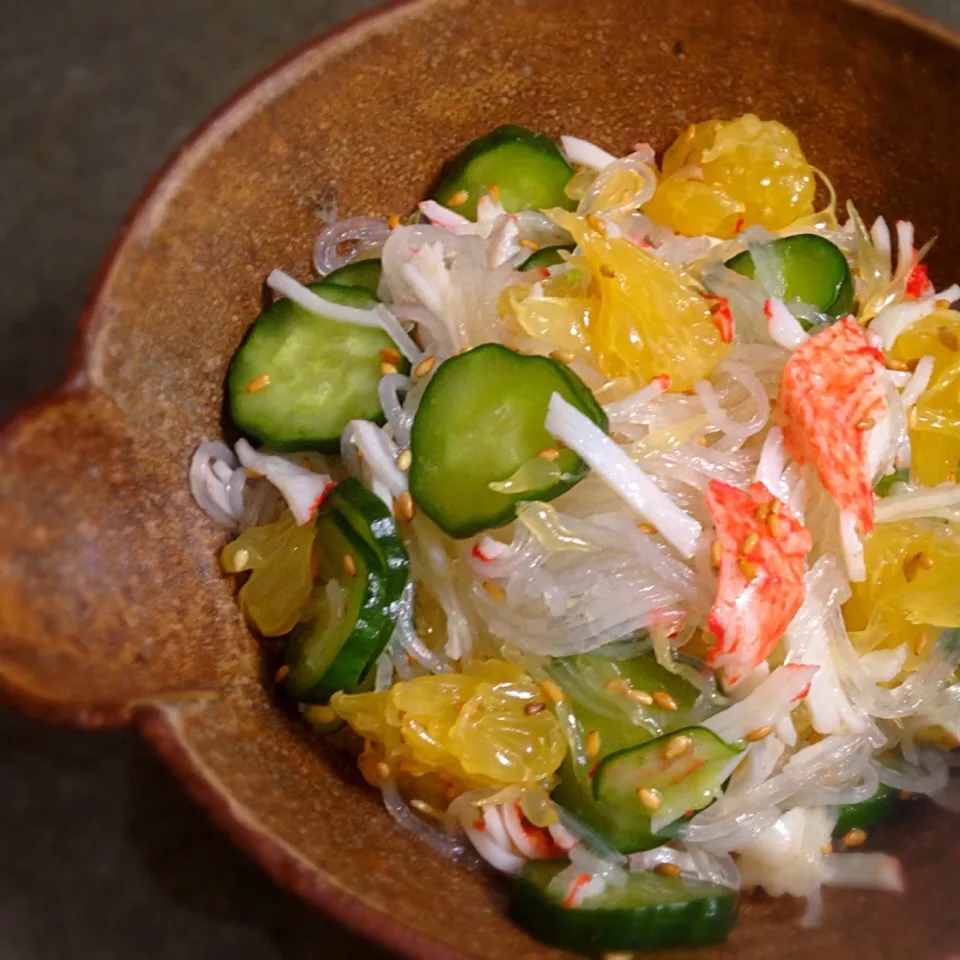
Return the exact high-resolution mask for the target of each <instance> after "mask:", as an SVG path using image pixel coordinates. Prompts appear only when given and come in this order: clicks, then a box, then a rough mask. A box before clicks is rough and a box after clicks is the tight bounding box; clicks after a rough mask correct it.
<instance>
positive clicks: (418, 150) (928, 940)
mask: <svg viewBox="0 0 960 960" xmlns="http://www.w3.org/2000/svg"><path fill="white" fill-rule="evenodd" d="M957 46H958V41H957V38H956V37H955V36H953V35H951V34H949V33H948V32H946V31H944V30H941V29H938V28H936V27H934V26H932V25H930V24H926V23H923V22H921V21H919V20H916V19H915V18H913V17H910V16H907V15H905V14H902V13H898V12H895V11H894V10H893V9H892V8H888V7H885V6H880V5H879V4H878V3H861V4H854V3H848V2H841V0H804V2H799V0H796V2H788V0H738V2H731V0H697V2H693V0H672V2H664V0H483V2H473V3H471V2H469V0H417V2H412V3H408V4H405V5H400V6H393V7H388V8H384V9H382V10H380V11H378V12H375V13H374V14H372V15H370V16H367V17H366V18H364V19H362V20H359V21H357V22H354V23H352V24H350V25H349V26H347V27H345V28H343V29H341V30H340V31H338V32H336V33H334V34H332V35H329V36H327V37H324V38H322V39H320V40H315V41H311V42H309V43H308V44H307V45H306V46H304V47H303V48H302V49H300V50H299V51H298V52H296V53H295V54H294V55H292V56H291V57H289V58H288V59H287V60H285V61H284V62H283V63H281V64H279V65H277V66H276V67H274V68H273V69H272V70H270V71H269V72H268V73H267V74H266V75H264V76H263V77H261V78H259V79H258V80H256V81H255V82H254V83H252V84H251V85H250V86H248V87H247V88H246V89H245V90H244V91H242V92H241V93H240V94H238V95H237V96H236V97H235V98H234V99H233V100H232V101H231V102H230V103H229V104H228V105H226V106H225V107H224V108H223V109H222V110H221V111H220V112H219V113H217V114H216V115H215V116H214V117H213V118H212V119H211V120H210V121H208V122H207V123H206V125H205V126H204V127H203V128H202V129H201V130H200V131H198V132H197V133H196V134H195V135H194V136H193V137H192V138H191V139H190V140H189V142H188V143H187V144H186V145H185V146H184V147H183V148H182V149H181V150H180V151H179V153H178V154H177V155H176V156H175V157H174V158H173V159H172V160H171V161H170V162H169V163H168V165H167V166H166V167H165V168H164V169H163V170H162V171H161V172H160V173H159V174H158V175H157V177H156V178H155V179H154V181H153V182H152V184H151V185H150V186H149V188H148V189H147V191H146V193H145V194H144V196H143V198H142V200H141V201H140V203H139V204H138V206H137V207H136V209H135V210H134V211H133V213H132V214H131V216H130V218H129V220H128V221H127V223H126V226H125V228H124V231H123V233H122V235H121V236H120V238H119V240H118V241H117V244H116V246H115V248H114V250H113V252H112V253H111V255H110V257H109V259H108V261H107V263H106V264H105V266H104V267H103V270H102V273H101V275H100V278H99V281H98V285H97V289H96V293H95V294H94V296H93V298H92V300H91V302H90V305H89V307H88V308H87V310H86V313H85V314H84V317H83V319H82V322H81V327H80V334H79V339H78V341H77V347H76V353H75V361H74V364H73V367H72V371H71V373H70V376H69V378H68V380H67V382H66V383H64V385H63V387H62V388H61V389H60V390H59V391H58V392H57V393H56V394H55V395H54V396H52V397H50V398H49V399H47V400H45V401H44V402H42V403H39V404H36V405H34V406H32V407H29V408H28V409H26V410H24V411H23V412H22V413H21V414H20V415H19V416H17V417H16V418H15V419H14V420H13V421H12V422H11V423H10V424H9V425H8V426H7V427H6V429H5V431H4V432H3V433H2V436H0V456H2V463H3V468H2V470H0V686H2V689H3V691H4V693H5V695H6V696H7V697H8V698H9V699H10V700H12V701H13V702H14V703H15V704H17V705H18V706H20V707H21V708H22V709H24V710H26V711H28V712H30V713H32V714H35V715H37V716H41V717H45V718H49V719H53V720H57V721H63V722H67V723H71V724H76V725H81V726H87V727H102V726H110V725H119V724H133V725H135V726H136V727H137V728H138V729H139V730H141V731H142V733H143V734H144V736H145V737H147V738H148V740H149V741H150V742H151V743H152V744H153V745H154V746H155V748H156V749H157V751H158V752H159V753H160V754H161V755H162V756H163V757H164V758H165V760H166V761H167V762H168V763H169V764H170V765H171V767H172V768H173V769H174V770H175V771H176V773H177V774H178V776H179V777H180V778H181V779H182V780H183V782H184V783H185V784H186V786H187V787H188V788H189V790H190V791H191V792H192V793H193V794H194V795H195V796H196V798H197V799H198V800H199V802H200V803H201V804H203V805H204V806H205V807H206V808H208V810H209V811H210V813H211V814H212V816H213V817H214V818H215V819H216V820H217V822H218V823H219V824H220V825H221V826H222V827H223V828H224V829H225V830H226V831H227V832H228V833H229V834H230V835H231V836H232V837H233V838H234V839H235V840H236V842H237V843H238V844H240V845H241V846H242V847H243V848H244V849H245V850H247V851H248V853H249V854H250V855H251V856H252V857H254V858H255V859H256V860H258V861H259V862H260V863H261V864H262V865H263V867H264V869H266V870H267V871H269V872H270V873H271V874H272V875H273V876H275V877H276V878H277V879H278V880H280V881H281V882H282V883H284V884H286V885H287V886H288V887H289V888H290V889H292V890H294V891H295V892H297V893H298V894H300V895H301V896H303V897H305V898H307V899H308V900H311V901H313V902H314V903H315V904H316V905H317V906H318V907H320V908H321V909H323V910H326V911H328V912H329V913H331V914H333V915H334V916H336V917H338V918H339V919H340V920H342V921H343V922H344V923H346V924H348V925H349V926H351V927H353V928H354V929H355V930H358V931H361V932H363V933H365V934H368V935H370V936H372V937H374V938H376V939H377V940H379V941H381V942H383V943H385V944H388V945H389V946H391V947H393V948H394V949H396V950H397V951H398V952H399V953H400V954H402V955H405V956H409V957H418V958H431V960H440V958H443V960H466V958H476V960H546V958H560V957H562V956H565V954H563V953H561V952H559V951H555V950H550V949H547V948H545V947H542V946H540V945H538V944H536V943H534V942H533V941H532V940H530V939H529V938H528V937H526V936H525V935H524V934H523V932H522V931H520V930H519V929H518V928H516V927H514V926H513V925H512V924H511V923H510V922H509V920H508V919H507V917H506V913H505V909H504V905H505V893H506V890H505V886H504V885H503V884H502V883H501V882H499V881H498V880H496V879H495V878H491V877H488V876H485V875H483V874H481V873H475V872H470V871H468V870H465V869H461V868H458V867H456V866H453V865H451V864H450V863H448V862H445V861H444V860H442V859H441V858H440V857H438V856H436V855H434V854H433V853H432V852H431V851H430V850H429V849H428V848H427V847H425V846H424V845H422V844H421V843H420V842H418V841H417V840H416V839H415V838H413V837H412V836H410V835H408V834H407V833H405V832H404V831H403V830H402V829H401V828H400V827H398V826H397V825H396V824H395V823H394V822H393V821H392V820H391V819H390V818H389V817H388V816H387V814H386V813H385V812H384V810H383V808H382V806H381V804H380V802H379V797H378V796H377V795H376V793H375V792H374V791H372V790H370V789H368V788H367V787H366V786H365V785H364V784H363V783H362V781H361V780H360V778H359V777H358V776H357V774H356V773H355V771H354V770H353V769H352V765H351V764H349V763H346V762H344V761H342V760H339V759H338V758H336V757H333V756H330V755H328V754H327V753H325V751H324V748H323V745H322V744H321V743H320V742H318V741H317V740H316V739H314V738H313V737H312V736H311V734H310V733H309V732H308V731H307V730H306V729H305V728H304V726H303V725H302V724H301V723H300V722H298V720H297V717H296V715H295V714H292V713H291V712H290V711H289V710H288V709H287V708H286V707H285V706H284V704H283V703H282V701H281V699H280V698H279V697H277V695H276V693H275V691H274V689H273V685H272V681H271V679H270V678H271V675H272V668H273V661H272V659H271V656H270V652H269V651H265V650H264V649H263V648H262V647H261V645H260V644H259V643H258V642H257V640H256V639H255V638H254V637H253V636H252V635H251V634H250V632H249V631H248V630H247V628H246V627H245V625H244V623H243V621H242V619H241V617H240V616H239V615H238V612H237V609H236V606H235V603H234V584H233V582H232V581H231V580H229V579H226V578H224V577H223V576H221V574H220V572H219V569H218V564H217V553H218V549H219V547H220V546H221V545H222V543H223V535H222V534H221V532H220V531H219V530H217V529H216V528H215V527H214V526H213V524H212V523H210V522H208V520H207V519H206V518H205V517H204V516H203V515H202V514H201V513H200V512H199V510H198V509H197V508H196V507H195V506H194V504H193V502H192V501H191V499H190V495H189V492H188V489H187V483H186V475H187V464H188V460H189V457H190V453H191V451H192V450H193V448H194V447H195V446H196V445H197V444H198V443H200V442H201V441H202V440H205V439H208V438H212V437H217V436H218V435H220V433H221V430H222V425H221V398H222V385H223V378H224V373H225V370H226V365H227V362H228V360H229V358H230V355H231V353H232V352H233V350H234V348H235V347H236V346H237V344H238V342H239V340H240V338H241V336H242V334H243V332H244V330H245V328H246V327H247V325H248V324H249V323H250V321H251V320H252V318H253V317H254V316H255V315H256V313H257V311H258V305H259V302H260V295H261V283H262V280H263V278H264V276H265V275H266V274H267V272H268V271H269V270H270V269H271V268H273V267H281V268H283V269H285V270H287V271H289V272H291V273H293V274H294V275H296V276H299V277H307V276H308V275H309V272H310V251H311V246H312V240H313V238H314V236H315V234H316V232H317V230H318V226H319V220H318V207H319V206H321V205H322V201H323V199H324V197H325V195H326V194H327V192H328V189H329V185H330V184H332V183H335V184H337V185H338V187H339V194H340V202H341V212H342V214H344V215H354V214H380V215H384V214H391V213H402V212H405V211H407V210H409V209H410V208H411V207H412V205H413V204H414V203H415V201H416V200H417V199H418V198H420V196H421V195H422V193H423V190H424V188H425V187H426V185H427V184H428V183H429V182H430V181H431V179H432V178H433V177H434V176H435V175H436V173H437V170H438V168H439V166H440V164H441V162H442V161H443V160H444V158H446V157H449V156H450V155H451V154H452V153H453V152H455V151H456V150H457V149H458V148H459V147H460V146H461V145H463V144H464V143H465V142H466V141H468V140H470V139H472V138H473V137H475V136H477V135H478V134H480V133H482V132H484V131H486V130H488V129H490V128H491V127H493V126H496V125H497V124H500V123H504V122H513V123H521V124H526V125H528V126H531V127H534V128H537V129H540V130H543V131H544V132H545V133H548V134H551V135H558V134H560V133H564V132H567V133H572V134H577V135H580V136H584V137H587V138H589V139H591V140H594V141H596V142H598V143H600V144H601V145H603V146H604V147H606V148H608V149H610V150H612V151H615V152H620V153H622V152H625V151H626V150H627V149H628V148H629V146H630V145H631V144H633V143H634V142H635V141H637V140H639V139H643V140H648V141H650V142H652V143H654V144H655V145H658V146H660V147H662V146H664V145H666V144H667V143H668V142H669V141H670V140H671V139H672V138H673V137H674V136H675V135H676V134H677V133H678V132H679V131H681V130H682V129H683V128H684V127H685V126H686V125H687V124H688V123H689V122H691V121H694V120H700V119H705V118H708V117H713V116H721V117H730V116H733V115H737V114H741V113H744V112H747V111H753V112H756V113H758V114H760V115H762V116H763V117H766V118H777V119H779V120H781V121H783V122H784V123H786V124H788V125H789V126H790V127H792V128H793V129H794V130H795V131H796V132H797V133H798V135H799V137H800V140H801V142H802V143H803V145H804V147H805V149H806V151H807V154H808V156H809V157H810V159H811V161H812V162H813V163H815V164H816V165H817V166H819V167H820V168H822V169H824V170H826V171H828V172H829V174H830V176H831V178H832V179H833V182H834V184H835V185H836V187H837V189H838V191H839V193H840V195H841V198H846V197H855V198H856V200H857V203H858V205H859V207H860V208H861V210H862V211H863V212H864V213H865V214H868V215H874V214H876V213H878V212H880V211H883V212H884V213H886V214H887V215H888V216H891V217H894V218H896V217H902V218H905V219H910V220H913V221H914V222H915V223H916V225H917V228H918V232H919V234H920V236H923V237H928V236H931V235H933V234H935V233H939V235H940V239H939V241H938V243H937V246H936V248H935V251H934V253H933V255H932V257H931V262H932V271H933V276H934V277H935V278H937V279H939V280H942V281H944V282H948V281H949V280H952V279H956V274H955V273H954V274H953V275H951V274H950V272H949V270H948V268H949V267H954V266H955V265H956V263H957V262H958V261H960V230H958V229H957V226H956V214H957V213H958V212H960V177H958V176H957V173H956V157H957V156H958V154H960V122H958V121H960V111H958V107H957V102H958V101H957V92H958V90H960V52H958V49H957ZM878 845H883V846H885V847H887V848H888V849H891V850H892V851H893V852H895V853H898V854H900V855H902V856H903V859H904V863H905V867H906V877H907V884H908V892H907V893H906V894H905V895H904V896H902V897H896V896H892V895H890V894H879V893H865V892H852V891H830V892H828V894H827V896H826V905H825V913H824V922H823V925H822V926H821V927H819V928H818V929H814V930H801V928H800V927H799V924H798V921H799V916H800V913H801V910H800V907H799V906H798V905H797V903H796V902H795V901H791V900H790V899H788V898H786V899H782V900H777V901H774V900H770V899H762V900H761V899H757V898H752V899H750V900H748V902H746V903H745V904H744V908H743V911H742V916H741V920H740V923H739V925H738V926H737V928H736V930H735V932H734V934H733V936H732V937H731V939H730V940H729V942H728V943H727V944H725V945H723V946H719V947H715V948H712V949H709V950H704V951H702V952H700V953H697V954H696V956H698V957H704V958H707V957H711V958H720V957H736V958H739V960H757V958H761V957H774V956H776V957H780V958H798V957H812V956H817V957H820V958H822V960H828V958H830V960H850V958H871V957H877V958H879V957H886V958H891V957H895V958H903V957H908V956H915V957H924V958H941V957H943V958H945V957H946V956H947V955H948V953H949V952H950V951H949V949H948V947H949V946H952V945H955V946H957V947H960V942H958V941H960V937H958V936H957V927H958V924H957V912H956V908H955V902H956V901H955V897H956V893H955V891H956V890H957V889H960V855H958V854H960V823H957V822H955V821H952V820H950V819H949V817H948V816H946V815H942V814H938V813H937V812H936V811H934V810H931V809H928V808H926V807H921V806H920V805H917V809H915V810H911V811H910V812H909V813H907V814H906V815H905V818H904V819H903V820H902V821H901V825H900V827H899V828H898V829H897V830H890V831H887V832H886V833H885V834H884V835H883V836H881V837H879V838H878Z"/></svg>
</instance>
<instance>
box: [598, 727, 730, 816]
mask: <svg viewBox="0 0 960 960" xmlns="http://www.w3.org/2000/svg"><path fill="white" fill-rule="evenodd" d="M681 738H683V739H681ZM684 743H685V744H686V748H685V749H683V750H682V751H679V752H676V753H675V752H674V749H675V748H676V747H679V746H680V745H681V744H684ZM742 752H743V751H742V748H739V747H736V746H732V745H731V744H729V743H726V742H725V741H723V740H721V739H720V738H719V737H718V736H717V735H716V734H715V733H713V732H712V731H711V730H707V729H706V728H705V727H684V728H682V729H680V730H675V731H673V732H672V733H666V734H664V735H663V736H662V737H657V739H656V740H651V741H650V742H649V743H644V744H641V745H640V746H637V747H629V748H628V749H626V750H620V751H619V752H618V753H614V754H611V755H610V756H608V757H605V758H604V759H603V760H602V761H601V762H600V766H599V767H597V772H596V774H595V776H594V778H593V794H594V797H596V799H597V800H601V801H603V802H604V803H606V804H608V805H610V806H612V807H616V808H618V809H620V810H622V811H624V812H626V813H629V814H631V815H633V816H636V817H640V816H642V815H644V814H645V815H647V816H648V817H652V816H653V815H656V816H657V817H658V818H659V819H663V820H664V822H665V823H672V822H673V821H674V820H677V819H678V818H680V817H682V816H683V815H684V814H685V813H687V812H689V811H697V810H702V809H703V808H704V807H705V806H707V805H708V804H709V803H711V802H712V801H713V800H714V799H715V798H716V797H718V796H719V795H720V793H721V792H722V790H723V783H724V781H725V780H726V779H727V777H729V776H730V774H731V773H732V772H733V767H735V766H736V761H737V758H738V757H739V756H740V755H741V753H742ZM638 791H650V792H651V793H650V794H648V796H649V797H651V799H652V803H651V804H645V803H644V802H643V800H642V799H641V796H640V795H639V794H638ZM652 804H655V806H653V805H652ZM664 818H665V819H664Z"/></svg>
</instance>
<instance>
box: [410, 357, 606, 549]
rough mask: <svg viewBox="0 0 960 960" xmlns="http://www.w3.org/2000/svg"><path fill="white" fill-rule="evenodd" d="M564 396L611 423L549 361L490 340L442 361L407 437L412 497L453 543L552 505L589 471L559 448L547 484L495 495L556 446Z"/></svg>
mask: <svg viewBox="0 0 960 960" xmlns="http://www.w3.org/2000/svg"><path fill="white" fill-rule="evenodd" d="M554 393H559V394H560V395H561V396H562V397H563V398H564V399H565V400H567V401H568V402H569V403H571V404H573V405H574V406H575V407H577V409H579V410H581V411H583V413H585V414H586V415H587V416H588V417H590V419H591V420H593V421H594V423H597V424H599V425H600V426H601V427H602V428H603V429H604V430H605V429H606V428H607V417H606V414H605V413H604V412H603V409H602V407H600V405H599V404H598V403H597V402H596V400H594V398H593V394H592V393H590V391H589V389H588V388H587V387H586V385H585V384H584V383H583V382H582V381H581V380H580V379H579V378H578V377H577V376H576V375H575V374H574V373H572V372H571V371H570V370H569V369H568V368H567V367H565V366H564V365H563V364H561V363H557V362H556V361H554V360H550V359H549V358H547V357H536V356H525V355H523V354H520V353H516V352H514V351H513V350H509V349H507V348H506V347H504V346H501V345H500V344H498V343H487V344H483V345H481V346H479V347H474V349H472V350H469V351H467V352H466V353H463V354H460V355H459V356H456V357H453V358H451V359H450V360H447V361H445V362H444V363H443V364H442V365H441V366H440V368H439V369H438V370H437V372H436V373H435V374H434V375H433V378H432V379H431V380H430V383H429V384H428V385H427V388H426V390H425V391H424V394H423V399H422V400H421V402H420V407H419V409H418V410H417V414H416V417H415V418H414V421H413V430H412V433H411V438H410V452H411V454H412V458H413V459H412V464H411V467H410V474H409V476H410V492H411V494H412V495H413V498H414V500H415V501H416V503H417V504H418V506H419V507H420V508H422V510H423V512H424V513H425V514H426V515H427V516H428V517H430V519H431V520H433V521H434V523H436V524H437V525H438V526H439V527H440V528H441V529H442V530H443V531H444V532H445V533H447V534H449V535H450V536H451V537H469V536H472V535H473V534H475V533H479V532H480V531H481V530H489V529H491V528H493V527H500V526H503V525H504V524H505V523H509V522H510V521H511V520H512V519H513V518H514V516H515V515H516V505H517V503H519V502H520V501H522V500H552V499H554V497H558V496H559V495H560V494H561V493H563V492H564V491H566V490H569V489H570V488H571V487H572V486H574V484H576V483H578V482H579V481H580V480H582V479H583V477H585V476H586V474H587V465H586V464H585V463H584V462H583V461H582V460H581V459H580V458H579V457H578V456H577V455H576V454H575V453H574V452H573V451H572V450H562V451H561V452H560V453H559V455H558V456H557V457H556V459H555V460H553V461H552V462H551V463H550V464H547V462H546V461H545V462H544V466H553V467H555V469H554V470H551V471H550V476H549V478H548V479H547V481H546V482H545V483H544V484H543V485H540V486H537V487H536V488H535V489H524V490H522V491H519V492H517V493H511V492H505V493H500V492H497V491H494V490H491V489H490V487H489V484H490V483H493V482H500V481H504V480H508V479H509V478H511V477H512V476H513V475H514V474H515V473H516V472H517V470H518V469H519V468H520V467H521V466H523V465H524V464H527V463H529V462H531V461H535V460H536V458H537V454H538V453H540V451H542V450H546V449H555V448H556V441H555V440H554V439H553V437H552V436H551V435H550V434H549V433H547V431H546V429H545V428H544V425H543V424H544V420H545V419H546V416H547V405H548V403H549V402H550V397H551V396H552V395H553V394H554Z"/></svg>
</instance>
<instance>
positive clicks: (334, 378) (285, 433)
mask: <svg viewBox="0 0 960 960" xmlns="http://www.w3.org/2000/svg"><path fill="white" fill-rule="evenodd" d="M309 288H310V290H312V291H313V292H314V293H316V294H318V295H319V296H321V297H324V298H325V299H327V300H330V301H331V302H333V303H339V304H344V305H346V306H350V307H360V308H367V307H371V306H373V305H374V303H376V300H375V298H374V297H373V296H372V295H371V294H370V293H369V292H368V291H366V290H364V289H362V288H361V287H341V286H336V285H335V284H331V283H326V282H324V283H312V284H310V285H309ZM384 349H393V350H396V346H395V344H394V343H393V341H392V340H391V339H390V338H389V337H388V336H387V334H386V333H384V331H383V330H379V329H377V328H374V327H360V326H355V325H354V324H350V323H339V322H337V321H335V320H325V319H324V318H323V317H318V316H316V315H314V314H312V313H310V312H309V311H307V310H304V309H303V308H302V307H299V306H297V304H295V303H294V302H293V301H291V300H287V299H283V300H278V301H277V302H276V303H274V304H273V305H272V306H271V307H270V308H268V309H267V310H265V311H264V312H263V313H262V314H260V316H259V317H258V318H257V320H256V322H255V323H254V325H253V327H252V328H251V329H250V332H249V333H248V334H247V337H246V339H245V340H244V341H243V343H242V344H241V345H240V348H239V349H238V350H237V352H236V353H235V354H234V357H233V360H232V361H231V363H230V370H229V373H228V374H227V395H228V400H229V404H230V415H231V417H232V418H233V422H234V423H235V424H236V425H237V426H238V427H239V428H240V430H242V431H243V433H245V434H247V435H248V436H251V437H256V438H257V439H258V440H262V441H263V442H264V443H266V444H269V445H270V446H271V447H273V448H274V449H277V450H314V449H315V450H336V449H338V448H339V444H340V434H341V433H342V432H343V428H344V427H345V426H346V425H347V423H349V422H350V421H351V420H357V419H361V420H376V421H381V422H382V420H383V411H382V410H381V408H380V399H379V397H378V394H377V389H378V386H379V383H380V377H381V373H380V363H381V360H380V351H381V350H384ZM267 378H269V379H267ZM264 381H265V385H264ZM257 384H260V386H259V388H258V387H257Z"/></svg>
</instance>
